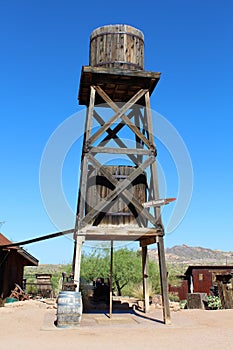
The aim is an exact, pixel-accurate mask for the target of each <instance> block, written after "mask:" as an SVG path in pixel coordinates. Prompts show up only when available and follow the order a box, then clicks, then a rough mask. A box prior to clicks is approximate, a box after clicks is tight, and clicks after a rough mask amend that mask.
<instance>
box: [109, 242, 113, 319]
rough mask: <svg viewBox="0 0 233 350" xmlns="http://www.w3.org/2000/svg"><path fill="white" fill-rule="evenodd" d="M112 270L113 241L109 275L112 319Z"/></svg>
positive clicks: (110, 313) (110, 314)
mask: <svg viewBox="0 0 233 350" xmlns="http://www.w3.org/2000/svg"><path fill="white" fill-rule="evenodd" d="M112 268H113V241H111V251H110V274H109V287H110V295H109V317H110V318H111V317H112Z"/></svg>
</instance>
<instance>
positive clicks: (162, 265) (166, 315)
mask: <svg viewBox="0 0 233 350" xmlns="http://www.w3.org/2000/svg"><path fill="white" fill-rule="evenodd" d="M157 245H158V257H159V269H160V281H161V292H162V301H163V320H164V323H165V324H171V315H170V307H169V298H168V282H167V268H166V262H165V251H164V242H163V237H162V236H159V237H158V242H157Z"/></svg>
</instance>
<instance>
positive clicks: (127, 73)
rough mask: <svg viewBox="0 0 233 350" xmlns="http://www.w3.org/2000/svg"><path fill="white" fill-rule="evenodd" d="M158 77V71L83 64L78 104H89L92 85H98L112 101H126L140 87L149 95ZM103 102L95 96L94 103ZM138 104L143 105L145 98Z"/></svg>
mask: <svg viewBox="0 0 233 350" xmlns="http://www.w3.org/2000/svg"><path fill="white" fill-rule="evenodd" d="M159 79H160V73H158V72H149V71H144V70H136V71H135V70H133V71H132V70H122V69H116V68H102V67H91V66H83V67H82V72H81V78H80V85H79V94H78V100H79V104H80V105H86V106H89V101H90V87H91V86H92V85H94V86H100V87H101V88H102V89H103V90H104V91H105V92H106V93H107V94H108V96H109V97H110V98H111V99H112V100H113V101H114V102H127V101H129V100H130V98H131V97H133V96H134V95H135V94H136V93H137V92H138V91H139V90H140V89H148V90H149V93H150V95H151V94H152V92H153V90H154V88H155V87H156V85H157V83H158V81H159ZM104 102H105V101H103V99H102V98H101V97H100V96H98V95H97V96H96V101H95V104H96V105H98V104H101V103H104ZM138 104H139V105H142V106H144V105H145V98H142V99H141V100H139V101H138Z"/></svg>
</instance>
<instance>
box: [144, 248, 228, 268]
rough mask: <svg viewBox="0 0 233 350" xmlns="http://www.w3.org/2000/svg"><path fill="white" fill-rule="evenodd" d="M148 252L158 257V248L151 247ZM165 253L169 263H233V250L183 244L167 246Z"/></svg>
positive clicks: (153, 256)
mask: <svg viewBox="0 0 233 350" xmlns="http://www.w3.org/2000/svg"><path fill="white" fill-rule="evenodd" d="M148 252H149V253H148V254H149V257H150V258H152V259H157V255H158V254H157V249H149V250H148ZM165 254H166V261H167V262H168V263H183V264H189V265H193V264H201V265H203V264H214V265H217V264H218V265H233V251H228V252H226V251H222V250H213V249H210V248H203V247H190V246H188V245H186V244H182V245H175V246H173V247H171V248H166V249H165Z"/></svg>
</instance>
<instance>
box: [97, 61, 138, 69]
mask: <svg viewBox="0 0 233 350" xmlns="http://www.w3.org/2000/svg"><path fill="white" fill-rule="evenodd" d="M116 63H117V64H127V65H128V66H133V67H136V68H140V69H142V70H143V67H141V66H139V65H138V64H137V63H131V62H125V61H113V62H101V63H97V64H95V65H94V67H100V66H103V65H106V64H116Z"/></svg>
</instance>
